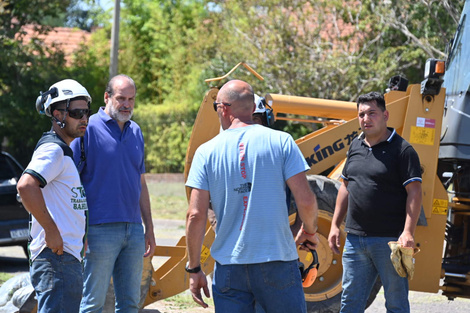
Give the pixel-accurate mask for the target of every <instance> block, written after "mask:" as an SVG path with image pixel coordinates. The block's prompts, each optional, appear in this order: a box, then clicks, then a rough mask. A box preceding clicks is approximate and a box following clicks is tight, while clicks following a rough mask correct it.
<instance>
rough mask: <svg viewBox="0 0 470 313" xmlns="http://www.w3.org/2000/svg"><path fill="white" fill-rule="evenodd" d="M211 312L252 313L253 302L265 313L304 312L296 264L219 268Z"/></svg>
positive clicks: (277, 263)
mask: <svg viewBox="0 0 470 313" xmlns="http://www.w3.org/2000/svg"><path fill="white" fill-rule="evenodd" d="M212 294H213V297H214V306H215V312H216V313H218V312H220V313H227V312H230V313H237V312H239V313H254V312H255V302H256V303H257V305H259V306H260V307H261V308H262V309H263V310H264V311H265V312H269V313H277V312H279V313H285V312H289V313H297V312H299V313H305V312H306V311H307V309H306V304H305V296H304V291H303V288H302V280H301V277H300V271H299V266H298V262H297V260H294V261H289V262H281V261H276V262H266V263H256V264H231V265H221V264H220V263H217V262H216V265H215V270H214V279H213V283H212Z"/></svg>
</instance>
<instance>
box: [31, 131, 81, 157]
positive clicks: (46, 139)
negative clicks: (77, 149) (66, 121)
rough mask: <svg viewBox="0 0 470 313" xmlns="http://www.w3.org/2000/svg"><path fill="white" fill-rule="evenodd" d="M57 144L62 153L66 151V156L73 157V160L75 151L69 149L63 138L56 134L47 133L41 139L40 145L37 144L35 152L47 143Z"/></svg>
mask: <svg viewBox="0 0 470 313" xmlns="http://www.w3.org/2000/svg"><path fill="white" fill-rule="evenodd" d="M50 142H52V143H55V144H57V145H59V147H61V148H62V151H64V155H66V156H68V157H71V158H72V159H73V151H72V148H70V147H69V145H68V144H66V143H65V141H63V140H62V138H60V137H59V135H57V134H56V133H55V132H52V131H49V132H45V133H44V134H43V135H42V137H41V139H39V141H38V143H37V144H36V147H35V148H34V150H37V148H39V146H40V145H42V144H45V143H50Z"/></svg>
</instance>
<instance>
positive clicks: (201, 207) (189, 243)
mask: <svg viewBox="0 0 470 313" xmlns="http://www.w3.org/2000/svg"><path fill="white" fill-rule="evenodd" d="M208 209H209V192H208V191H205V190H200V189H193V190H192V191H191V198H190V203H189V209H188V213H187V214H186V247H187V249H188V261H189V267H190V268H194V267H196V266H198V265H200V259H201V257H200V256H201V249H202V243H203V241H204V233H205V230H206V223H207V211H208Z"/></svg>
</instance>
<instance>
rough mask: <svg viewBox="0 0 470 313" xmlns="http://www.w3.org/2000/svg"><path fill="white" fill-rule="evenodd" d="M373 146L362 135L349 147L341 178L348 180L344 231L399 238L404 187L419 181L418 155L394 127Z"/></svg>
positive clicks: (402, 222) (401, 228) (404, 205)
mask: <svg viewBox="0 0 470 313" xmlns="http://www.w3.org/2000/svg"><path fill="white" fill-rule="evenodd" d="M389 130H390V131H392V134H391V135H390V137H389V138H388V139H387V140H386V141H382V142H380V143H378V144H376V145H374V146H372V147H369V146H368V145H367V144H366V143H365V142H364V137H363V134H361V135H360V136H359V137H357V138H356V139H354V140H353V141H352V142H351V146H350V147H349V151H348V157H347V160H346V164H345V166H344V169H343V174H342V177H343V179H345V180H347V181H348V188H347V189H348V192H349V197H348V212H347V216H346V231H347V232H349V233H352V234H356V235H360V236H378V237H398V236H399V235H400V233H401V232H402V231H403V228H404V225H405V219H406V198H407V192H406V189H405V186H406V185H407V184H409V183H410V182H413V181H420V182H421V181H422V180H421V167H420V163H419V157H418V154H417V153H416V151H415V150H414V149H413V147H412V146H411V145H410V144H409V143H408V142H406V140H404V139H403V138H402V137H400V136H399V135H398V134H397V133H396V132H395V130H394V129H393V128H389Z"/></svg>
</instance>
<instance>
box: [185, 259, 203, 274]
mask: <svg viewBox="0 0 470 313" xmlns="http://www.w3.org/2000/svg"><path fill="white" fill-rule="evenodd" d="M185 270H186V272H188V273H192V274H194V273H199V272H200V271H201V265H198V266H196V267H195V268H189V262H188V263H186V267H185Z"/></svg>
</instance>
